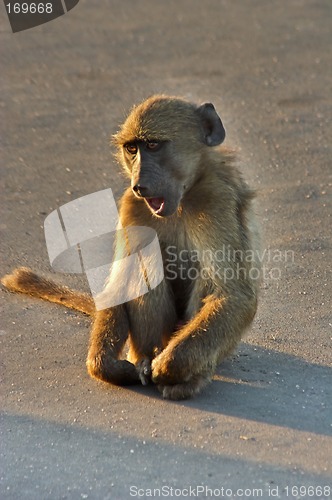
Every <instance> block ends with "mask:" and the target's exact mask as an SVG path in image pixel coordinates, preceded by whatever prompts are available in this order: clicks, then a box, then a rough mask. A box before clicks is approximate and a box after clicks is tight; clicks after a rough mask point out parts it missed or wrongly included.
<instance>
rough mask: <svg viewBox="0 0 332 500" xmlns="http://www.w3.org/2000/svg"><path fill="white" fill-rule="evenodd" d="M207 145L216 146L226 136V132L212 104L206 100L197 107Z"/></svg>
mask: <svg viewBox="0 0 332 500" xmlns="http://www.w3.org/2000/svg"><path fill="white" fill-rule="evenodd" d="M196 112H197V114H198V116H199V117H200V120H201V125H202V128H203V133H204V142H205V144H206V145H207V146H218V145H219V144H222V143H223V142H224V140H225V137H226V132H225V129H224V126H223V124H222V121H221V120H220V118H219V116H218V113H217V112H216V110H215V108H214V106H213V104H211V103H210V102H206V103H205V104H202V105H201V106H199V108H197V111H196Z"/></svg>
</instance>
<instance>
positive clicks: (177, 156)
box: [113, 96, 225, 217]
mask: <svg viewBox="0 0 332 500" xmlns="http://www.w3.org/2000/svg"><path fill="white" fill-rule="evenodd" d="M113 138H114V142H115V144H116V145H117V147H118V155H117V156H118V159H119V161H120V163H121V164H122V165H123V167H124V169H125V171H126V172H127V174H128V175H129V176H130V178H131V187H132V190H133V192H134V194H135V196H137V197H139V198H143V199H144V201H145V203H146V204H147V206H148V207H149V209H150V210H151V212H152V213H153V214H154V215H156V216H158V217H166V216H169V215H172V214H174V213H175V212H176V211H177V209H178V207H179V206H180V204H181V199H182V198H183V196H184V195H185V193H186V192H187V191H188V190H189V189H190V188H191V187H192V186H193V184H194V183H195V181H196V180H197V178H199V176H200V175H201V173H202V169H203V168H204V165H203V162H202V161H201V160H202V155H203V154H204V151H205V150H206V148H207V147H211V146H217V145H219V144H221V143H222V142H223V141H224V139H225V130H224V127H223V124H222V122H221V120H220V118H219V116H218V114H217V112H216V110H215V108H214V106H213V104H210V103H205V104H202V105H201V106H196V105H195V104H192V103H190V102H187V101H185V100H183V99H180V98H177V97H168V96H153V97H150V98H149V99H147V100H146V101H144V102H143V103H141V104H140V105H138V106H136V107H134V108H133V109H132V111H131V113H130V114H129V116H128V118H127V119H126V121H125V122H124V124H123V125H122V126H121V128H120V130H119V132H118V133H117V134H116V135H115V136H114V137H113Z"/></svg>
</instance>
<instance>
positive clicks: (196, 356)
mask: <svg viewBox="0 0 332 500" xmlns="http://www.w3.org/2000/svg"><path fill="white" fill-rule="evenodd" d="M224 139H225V130H224V127H223V124H222V122H221V120H220V118H219V116H218V114H217V112H216V110H215V108H214V106H213V105H212V104H210V103H206V104H203V105H201V106H197V105H195V104H192V103H190V102H187V101H185V100H183V99H180V98H177V97H168V96H163V95H157V96H153V97H150V98H149V99H147V100H146V101H144V102H143V103H141V104H140V105H138V106H136V107H134V108H133V109H132V111H131V113H130V114H129V116H128V118H127V119H126V120H125V122H124V124H123V125H122V126H121V128H120V130H119V132H118V133H117V134H116V135H115V136H114V142H115V144H116V146H117V149H118V155H117V157H118V160H119V162H120V164H121V165H122V167H123V168H124V170H125V172H126V174H127V175H128V177H129V179H130V180H131V187H130V188H128V189H127V190H126V191H125V193H124V195H123V197H122V199H121V205H120V220H121V223H122V226H123V227H124V228H125V227H127V226H148V227H151V228H153V229H154V230H155V231H156V232H157V235H158V239H159V243H160V247H161V252H162V257H163V263H164V279H163V281H162V282H161V283H160V284H159V285H158V286H157V287H156V288H154V289H152V290H150V291H149V292H148V293H146V294H145V295H143V296H141V297H139V298H138V299H134V300H131V301H130V302H127V303H125V304H121V305H117V306H114V307H110V308H107V309H104V310H100V311H96V310H95V307H94V302H93V300H92V298H91V297H89V296H88V295H85V294H83V293H81V292H76V291H72V290H70V289H68V288H67V287H65V286H60V285H57V284H55V283H53V282H50V281H48V280H45V279H44V278H41V277H39V276H37V275H36V274H34V273H33V272H32V271H30V270H29V269H26V268H19V269H17V270H16V271H14V272H13V274H11V275H7V276H5V277H4V278H3V280H2V282H3V284H4V285H5V286H6V287H7V288H9V289H10V290H12V291H19V292H23V293H28V294H30V295H34V296H38V297H40V298H43V299H46V300H49V301H53V302H57V303H61V304H62V305H65V306H67V307H71V308H74V309H77V310H79V311H83V312H85V313H87V314H90V315H91V316H92V317H93V326H92V331H91V337H90V347H89V353H88V358H87V367H88V371H89V373H90V375H91V376H93V377H96V378H98V379H101V380H103V381H106V382H110V383H113V384H119V385H126V384H132V383H137V382H140V381H141V382H142V383H143V384H146V383H148V381H149V380H150V379H151V380H152V382H153V383H155V384H157V385H158V388H159V390H160V391H161V393H162V395H163V397H164V398H168V399H175V400H176V399H185V398H189V397H192V396H193V395H195V394H198V393H199V392H200V391H201V390H202V388H203V387H204V386H205V385H206V384H207V383H208V382H209V381H210V380H211V378H212V376H213V374H214V372H215V369H216V366H217V364H218V363H219V362H220V361H222V360H223V359H224V358H225V357H226V356H228V355H229V354H230V353H231V352H232V351H233V349H234V348H235V347H236V345H237V344H238V342H239V341H240V339H241V337H242V335H243V333H244V331H245V330H246V328H247V327H248V326H249V325H250V323H251V322H252V320H253V318H254V316H255V312H256V307H257V295H258V289H259V274H260V273H259V259H258V240H259V238H258V232H257V229H256V222H255V217H254V213H253V209H252V199H253V197H254V194H253V191H251V190H250V189H249V188H248V187H247V185H246V183H245V182H244V181H243V179H242V177H241V175H240V173H239V171H238V170H237V168H236V167H235V166H234V158H233V155H232V154H231V153H230V152H229V151H227V150H226V149H224V148H223V147H218V146H220V144H222V142H223V141H224ZM225 250H226V251H225ZM170 256H172V259H170ZM184 256H185V258H184ZM248 256H250V258H248ZM170 261H171V262H172V267H171V270H170V266H169V263H170ZM193 268H195V271H196V272H195V273H193V272H190V270H192V269H193ZM115 286H116V284H115ZM127 340H128V343H129V352H128V356H127V359H126V360H124V359H121V353H122V350H123V348H124V345H125V343H126V341H127Z"/></svg>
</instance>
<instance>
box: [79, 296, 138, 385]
mask: <svg viewBox="0 0 332 500" xmlns="http://www.w3.org/2000/svg"><path fill="white" fill-rule="evenodd" d="M128 333H129V321H128V316H127V312H126V310H125V307H124V305H119V306H115V307H112V308H109V309H104V310H102V311H98V312H97V313H96V315H95V319H94V323H93V325H92V330H91V336H90V348H89V353H88V358H87V362H86V364H87V368H88V372H89V374H90V375H91V376H92V377H95V378H97V379H100V380H103V381H104V382H110V383H112V384H116V385H129V384H135V383H138V382H139V381H140V378H139V376H138V373H137V370H136V368H135V366H134V365H133V364H132V363H130V362H129V361H126V360H120V359H118V358H119V356H120V354H121V351H122V349H123V347H124V344H125V342H126V340H127V337H128Z"/></svg>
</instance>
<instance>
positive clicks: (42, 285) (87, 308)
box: [1, 267, 95, 316]
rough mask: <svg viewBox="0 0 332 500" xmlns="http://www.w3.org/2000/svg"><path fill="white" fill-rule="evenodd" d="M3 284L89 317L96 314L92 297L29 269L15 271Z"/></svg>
mask: <svg viewBox="0 0 332 500" xmlns="http://www.w3.org/2000/svg"><path fill="white" fill-rule="evenodd" d="M1 283H2V284H3V285H4V286H5V287H6V288H8V290H10V291H12V292H20V293H25V294H28V295H31V296H33V297H37V298H40V299H43V300H48V301H49V302H55V303H56V304H61V305H63V306H65V307H69V308H70V309H75V310H76V311H80V312H83V313H85V314H88V315H89V316H93V315H94V313H95V304H94V301H93V299H92V297H91V296H89V295H87V294H86V293H82V292H78V291H76V290H71V289H70V288H68V287H66V286H63V285H58V284H56V283H54V282H53V281H50V280H47V279H45V278H42V277H41V276H38V275H37V274H35V273H33V272H32V271H31V269H28V268H27V267H19V268H17V269H15V270H14V271H13V272H12V274H7V275H6V276H4V277H3V278H2V279H1Z"/></svg>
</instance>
